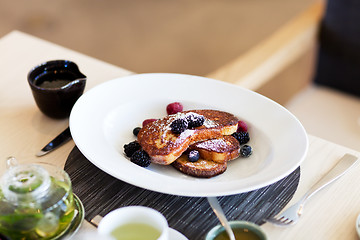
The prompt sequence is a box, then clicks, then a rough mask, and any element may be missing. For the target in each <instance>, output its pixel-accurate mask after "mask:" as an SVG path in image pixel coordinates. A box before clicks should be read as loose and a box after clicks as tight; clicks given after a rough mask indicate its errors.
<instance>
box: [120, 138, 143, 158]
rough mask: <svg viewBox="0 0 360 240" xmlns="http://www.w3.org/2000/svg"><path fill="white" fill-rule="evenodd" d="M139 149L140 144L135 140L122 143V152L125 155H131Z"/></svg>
mask: <svg viewBox="0 0 360 240" xmlns="http://www.w3.org/2000/svg"><path fill="white" fill-rule="evenodd" d="M139 149H141V146H140V144H139V143H138V142H137V141H133V142H130V143H129V144H125V145H124V153H125V155H126V156H127V157H131V156H132V155H133V154H134V153H135V152H136V151H137V150H139Z"/></svg>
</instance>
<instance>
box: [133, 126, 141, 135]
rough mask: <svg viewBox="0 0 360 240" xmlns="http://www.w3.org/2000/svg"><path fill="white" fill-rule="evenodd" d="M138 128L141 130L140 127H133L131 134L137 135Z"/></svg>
mask: <svg viewBox="0 0 360 240" xmlns="http://www.w3.org/2000/svg"><path fill="white" fill-rule="evenodd" d="M140 130H141V127H136V128H134V130H133V134H134V135H135V136H137V135H138V134H139V132H140Z"/></svg>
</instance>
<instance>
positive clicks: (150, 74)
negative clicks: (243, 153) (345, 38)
mask: <svg viewBox="0 0 360 240" xmlns="http://www.w3.org/2000/svg"><path fill="white" fill-rule="evenodd" d="M154 77H170V78H171V77H177V78H184V79H188V78H191V79H192V80H196V79H201V80H202V81H209V83H214V84H220V85H222V86H225V87H231V88H236V89H241V91H245V92H249V93H251V94H255V95H256V96H257V97H259V98H262V99H263V100H266V101H267V102H270V103H271V104H275V105H276V107H280V109H282V110H281V111H285V112H286V114H288V116H290V117H291V118H292V120H295V121H296V122H297V124H298V127H300V128H301V131H302V133H303V137H305V138H304V139H303V141H304V142H305V144H304V146H303V147H304V151H303V153H302V156H300V157H299V159H298V161H297V162H296V164H294V165H293V166H292V167H290V168H289V169H288V170H287V171H286V172H284V173H283V174H280V175H278V176H277V177H274V178H273V179H272V180H271V181H267V183H260V184H259V183H258V184H255V186H250V187H249V188H242V190H240V191H239V190H231V191H230V190H227V191H223V192H207V193H204V192H199V193H194V192H193V191H190V192H178V191H172V190H169V189H166V190H164V189H159V188H158V187H153V186H150V187H149V186H147V185H146V184H145V185H144V184H139V183H138V182H136V181H132V180H131V179H130V180H129V179H123V178H119V177H118V176H117V175H116V174H115V175H114V173H112V172H110V173H109V172H108V171H107V170H106V169H104V168H103V166H99V164H98V163H97V162H96V161H95V162H94V160H93V159H91V158H92V157H91V156H88V155H87V153H86V150H84V149H83V146H82V145H81V144H79V142H78V141H77V140H78V139H77V136H76V130H75V129H74V121H75V120H74V118H75V117H74V114H75V113H76V111H77V106H78V102H81V100H83V99H84V98H87V96H88V95H89V94H91V93H93V92H96V91H101V90H99V89H101V88H104V87H105V88H106V87H107V86H111V85H112V84H116V83H117V81H126V80H129V78H133V79H134V78H135V79H137V78H150V79H152V78H154ZM79 100H80V101H78V102H77V103H76V104H75V106H74V108H73V111H72V112H71V115H70V118H69V123H70V130H71V132H72V135H74V136H73V139H74V142H75V144H76V145H77V147H78V148H79V150H80V151H81V152H82V154H83V155H84V156H85V157H86V158H87V159H88V160H89V161H90V162H91V163H92V164H94V165H95V166H97V167H98V168H100V169H101V170H103V171H105V172H107V173H108V174H110V175H112V176H113V177H115V178H118V179H120V180H122V181H125V182H128V183H130V184H133V185H136V186H139V187H142V188H145V189H149V190H152V191H156V192H161V193H166V194H173V195H180V196H191V197H205V196H226V195H233V194H238V193H242V192H247V191H251V190H255V189H258V188H261V187H264V186H267V185H270V184H272V183H274V182H276V181H278V180H280V179H282V178H284V177H286V176H287V175H288V174H290V173H291V172H292V171H294V170H295V169H296V168H297V167H298V166H299V165H300V164H301V163H302V162H303V160H304V159H305V157H306V154H307V151H308V145H309V140H308V135H307V133H306V131H305V128H304V127H303V126H302V124H301V123H300V121H299V120H298V119H297V118H296V117H295V116H294V115H293V114H292V113H291V112H290V111H288V110H287V109H286V108H284V107H283V106H281V105H280V104H278V103H276V102H275V101H273V100H271V99H269V98H267V97H265V96H263V95H261V94H258V93H256V92H253V91H251V90H249V89H246V88H243V87H241V86H237V85H233V84H231V83H227V82H223V81H219V80H215V79H211V78H206V77H201V76H194V75H188V74H176V73H144V74H134V75H129V76H124V77H119V78H115V79H112V80H109V81H106V82H104V83H101V84H99V85H97V86H95V87H94V88H92V89H90V90H88V91H87V92H85V93H84V95H83V96H81V97H80V99H79ZM74 109H75V110H74ZM74 133H75V134H74ZM150 172H151V171H150Z"/></svg>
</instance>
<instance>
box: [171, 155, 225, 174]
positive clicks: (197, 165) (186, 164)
mask: <svg viewBox="0 0 360 240" xmlns="http://www.w3.org/2000/svg"><path fill="white" fill-rule="evenodd" d="M171 165H172V166H173V167H174V168H176V169H177V170H179V171H180V172H182V173H185V174H187V175H190V176H193V177H200V178H211V177H214V176H217V175H219V174H221V173H223V172H225V171H226V168H227V162H226V161H225V162H223V163H217V162H213V161H210V160H205V159H201V158H200V159H199V160H197V161H196V162H190V161H189V160H188V158H187V155H186V154H183V155H181V156H180V157H179V158H178V159H176V161H174V162H173V163H172V164H171Z"/></svg>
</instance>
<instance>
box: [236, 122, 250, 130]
mask: <svg viewBox="0 0 360 240" xmlns="http://www.w3.org/2000/svg"><path fill="white" fill-rule="evenodd" d="M247 131H248V126H247V124H246V123H245V122H244V121H241V120H240V121H238V128H237V132H247Z"/></svg>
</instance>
